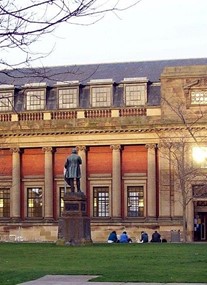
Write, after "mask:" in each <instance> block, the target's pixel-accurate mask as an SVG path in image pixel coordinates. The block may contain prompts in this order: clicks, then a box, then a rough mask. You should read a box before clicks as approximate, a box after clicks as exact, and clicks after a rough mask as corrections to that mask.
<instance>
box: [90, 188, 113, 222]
mask: <svg viewBox="0 0 207 285" xmlns="http://www.w3.org/2000/svg"><path fill="white" fill-rule="evenodd" d="M93 216H94V217H108V216H109V187H94V188H93Z"/></svg>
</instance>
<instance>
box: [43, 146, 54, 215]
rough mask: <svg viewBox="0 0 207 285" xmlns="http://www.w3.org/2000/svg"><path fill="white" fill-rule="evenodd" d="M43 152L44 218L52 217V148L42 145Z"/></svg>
mask: <svg viewBox="0 0 207 285" xmlns="http://www.w3.org/2000/svg"><path fill="white" fill-rule="evenodd" d="M43 151H44V153H45V193H44V205H45V208H44V209H45V211H44V216H45V219H53V157H52V148H51V147H44V148H43Z"/></svg>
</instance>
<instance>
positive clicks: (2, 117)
mask: <svg viewBox="0 0 207 285" xmlns="http://www.w3.org/2000/svg"><path fill="white" fill-rule="evenodd" d="M11 117H12V114H0V122H10V121H11Z"/></svg>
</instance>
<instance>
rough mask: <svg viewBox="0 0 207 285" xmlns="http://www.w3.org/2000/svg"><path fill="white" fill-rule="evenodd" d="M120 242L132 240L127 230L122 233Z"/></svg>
mask: <svg viewBox="0 0 207 285" xmlns="http://www.w3.org/2000/svg"><path fill="white" fill-rule="evenodd" d="M119 242H120V243H131V242H132V240H131V238H129V236H128V234H127V232H125V231H124V232H123V233H122V234H121V235H120V238H119Z"/></svg>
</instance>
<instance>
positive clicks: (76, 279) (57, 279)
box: [18, 275, 207, 285]
mask: <svg viewBox="0 0 207 285" xmlns="http://www.w3.org/2000/svg"><path fill="white" fill-rule="evenodd" d="M96 277H98V276H94V275H46V276H44V277H42V278H39V279H37V280H33V281H29V282H25V283H21V284H18V285H160V283H144V282H139V283H133V282H93V281H91V280H93V279H94V278H96ZM89 280H90V282H88V281H89ZM187 284H189V285H207V283H179V284H177V283H162V285H187Z"/></svg>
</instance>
